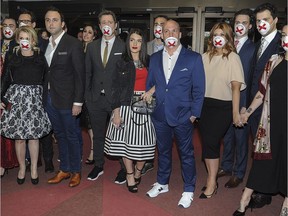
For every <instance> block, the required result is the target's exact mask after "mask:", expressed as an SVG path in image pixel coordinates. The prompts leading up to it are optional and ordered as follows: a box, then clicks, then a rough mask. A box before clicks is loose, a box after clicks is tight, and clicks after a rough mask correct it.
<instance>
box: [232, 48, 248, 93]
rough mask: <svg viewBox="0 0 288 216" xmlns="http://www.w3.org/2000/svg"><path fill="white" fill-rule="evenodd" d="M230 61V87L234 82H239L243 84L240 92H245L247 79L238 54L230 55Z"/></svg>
mask: <svg viewBox="0 0 288 216" xmlns="http://www.w3.org/2000/svg"><path fill="white" fill-rule="evenodd" d="M229 61H230V70H229V71H230V73H229V76H230V77H229V79H230V84H229V85H230V87H231V82H232V81H237V82H240V83H241V88H240V91H242V90H244V89H245V88H246V83H245V78H244V71H243V67H242V63H241V60H240V57H239V55H238V54H236V53H235V54H234V53H233V54H232V55H229Z"/></svg>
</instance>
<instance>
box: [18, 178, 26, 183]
mask: <svg viewBox="0 0 288 216" xmlns="http://www.w3.org/2000/svg"><path fill="white" fill-rule="evenodd" d="M24 182H25V177H24V178H22V179H20V178H18V177H17V183H18V184H19V185H22V184H23V183H24Z"/></svg>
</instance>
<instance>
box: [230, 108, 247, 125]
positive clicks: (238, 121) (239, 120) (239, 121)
mask: <svg viewBox="0 0 288 216" xmlns="http://www.w3.org/2000/svg"><path fill="white" fill-rule="evenodd" d="M248 118H249V115H248V112H246V108H245V107H242V108H241V110H240V113H239V114H238V115H236V116H233V125H234V126H235V127H243V126H245V125H246V124H248V122H247V121H248Z"/></svg>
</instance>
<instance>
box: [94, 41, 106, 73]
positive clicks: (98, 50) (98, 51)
mask: <svg viewBox="0 0 288 216" xmlns="http://www.w3.org/2000/svg"><path fill="white" fill-rule="evenodd" d="M94 56H95V62H96V64H98V63H99V64H101V65H102V67H103V69H104V66H103V63H102V58H101V40H97V41H96V49H95V53H94Z"/></svg>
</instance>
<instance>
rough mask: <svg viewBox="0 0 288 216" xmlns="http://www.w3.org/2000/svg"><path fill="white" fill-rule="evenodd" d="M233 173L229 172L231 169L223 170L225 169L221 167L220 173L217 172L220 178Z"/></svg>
mask: <svg viewBox="0 0 288 216" xmlns="http://www.w3.org/2000/svg"><path fill="white" fill-rule="evenodd" d="M231 175H232V173H231V172H229V171H225V170H223V169H221V168H220V169H219V170H218V173H217V178H220V177H223V176H231Z"/></svg>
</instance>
